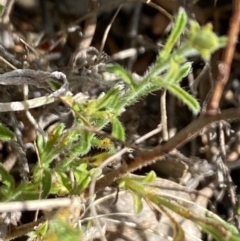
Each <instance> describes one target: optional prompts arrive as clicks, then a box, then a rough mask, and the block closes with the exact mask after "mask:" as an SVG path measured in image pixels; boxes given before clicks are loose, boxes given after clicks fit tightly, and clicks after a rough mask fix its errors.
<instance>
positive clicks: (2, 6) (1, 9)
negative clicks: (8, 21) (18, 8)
mask: <svg viewBox="0 0 240 241" xmlns="http://www.w3.org/2000/svg"><path fill="white" fill-rule="evenodd" d="M5 8H6V7H5V6H4V5H2V4H0V17H2V15H3V12H4V10H5Z"/></svg>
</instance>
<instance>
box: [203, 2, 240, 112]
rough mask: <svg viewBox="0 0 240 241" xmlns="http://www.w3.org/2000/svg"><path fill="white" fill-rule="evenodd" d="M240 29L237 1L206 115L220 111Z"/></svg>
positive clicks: (239, 3)
mask: <svg viewBox="0 0 240 241" xmlns="http://www.w3.org/2000/svg"><path fill="white" fill-rule="evenodd" d="M239 27H240V1H239V0H235V6H234V10H233V15H232V18H231V21H230V27H229V32H228V43H227V46H226V48H225V51H224V53H223V57H222V62H221V64H219V66H218V76H217V79H216V81H215V83H214V86H213V91H212V93H211V95H210V97H209V99H208V101H207V107H206V112H205V114H206V115H214V114H216V113H217V112H218V111H219V102H220V99H221V97H222V93H223V90H224V87H225V85H226V83H227V81H228V78H229V72H230V69H231V64H232V59H233V55H234V51H235V47H236V42H237V38H238V34H239Z"/></svg>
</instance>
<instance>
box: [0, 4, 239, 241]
mask: <svg viewBox="0 0 240 241" xmlns="http://www.w3.org/2000/svg"><path fill="white" fill-rule="evenodd" d="M187 22H188V18H187V15H186V13H185V11H184V9H183V8H180V9H179V12H178V15H177V17H176V21H175V24H174V27H173V29H172V31H171V34H170V36H169V37H168V39H167V42H166V44H165V46H164V47H163V49H162V50H161V51H160V53H159V55H158V56H157V58H156V61H155V63H154V64H153V65H152V66H150V67H149V69H148V70H147V71H146V73H145V74H144V76H142V77H141V78H140V79H136V78H135V75H133V74H132V73H130V72H129V71H128V70H126V69H124V68H123V67H122V66H120V65H117V64H110V65H106V67H105V70H106V71H107V72H111V73H113V74H114V75H116V76H117V77H118V78H119V79H121V80H122V81H123V82H124V85H123V84H122V83H119V84H116V85H115V86H114V87H112V88H111V89H110V90H109V91H108V92H107V93H103V94H101V95H100V96H99V97H98V98H96V99H92V100H86V101H84V102H78V100H76V99H75V98H74V97H73V96H63V97H60V98H61V100H62V101H63V102H64V103H65V104H66V105H68V106H69V107H70V108H71V109H72V111H73V113H74V124H73V126H72V127H71V128H69V129H66V128H65V126H64V125H63V124H59V125H58V126H57V127H56V128H55V129H54V130H53V131H52V132H51V133H48V134H46V136H45V137H43V136H41V135H39V136H38V138H37V140H36V149H37V155H38V163H37V164H36V166H35V167H34V169H33V172H32V178H31V179H30V180H28V181H22V183H21V184H19V185H18V186H16V184H15V181H14V178H13V177H12V176H11V175H10V174H9V173H8V172H7V171H6V170H5V169H4V168H3V166H0V177H1V180H2V183H3V187H2V188H1V193H0V194H1V195H0V200H1V201H2V202H6V201H10V200H32V199H44V198H47V197H48V196H49V195H50V194H52V195H58V196H63V195H81V194H82V193H83V192H84V191H85V190H86V189H87V188H88V187H89V184H90V182H91V179H92V176H93V175H94V172H95V171H96V169H95V166H96V165H99V164H101V163H102V162H104V161H105V160H106V158H107V157H109V156H110V155H112V154H114V153H115V152H116V151H117V148H116V146H115V144H114V141H111V140H110V139H108V138H101V137H99V136H98V135H97V134H96V133H97V131H100V130H102V129H103V128H104V127H106V126H107V125H108V124H111V125H112V133H111V136H112V137H113V138H114V139H117V140H119V142H120V143H122V142H124V141H125V140H126V135H125V130H124V126H123V125H122V123H121V122H120V120H119V116H120V115H121V114H122V113H123V112H124V111H125V108H126V107H127V106H130V105H132V104H134V103H135V102H137V101H138V100H140V99H141V98H143V97H144V96H146V95H148V94H150V93H152V92H154V91H156V90H159V89H166V90H168V91H169V92H170V93H172V94H173V95H174V96H176V97H177V98H178V99H179V100H181V101H182V102H183V103H184V104H186V105H187V106H188V107H189V109H190V110H191V111H192V112H194V113H198V112H199V111H200V105H199V103H198V101H197V100H196V98H195V97H193V96H192V95H191V94H189V93H188V92H187V91H186V90H184V89H183V88H182V87H181V86H180V83H181V81H182V79H183V78H184V77H186V76H187V75H188V74H189V73H190V72H191V62H188V57H191V56H194V55H201V56H202V58H203V59H204V60H205V61H208V60H209V58H210V56H211V54H212V53H213V52H214V51H216V50H217V49H219V48H221V47H223V46H224V45H225V44H226V41H227V40H226V38H225V37H218V36H217V35H216V34H215V33H213V32H212V29H211V26H210V25H206V26H203V27H200V26H199V25H198V23H196V22H195V21H189V28H186V26H187ZM183 33H184V34H183ZM180 40H181V44H180V46H179V47H176V44H177V42H178V41H180ZM13 137H14V135H13V133H12V132H11V131H9V130H8V129H7V128H5V127H3V126H2V125H1V126H0V138H1V140H4V141H9V140H11V139H13ZM93 147H96V148H98V149H101V150H102V153H101V154H99V155H96V156H94V157H92V156H90V155H89V152H90V150H91V148H93ZM91 160H94V161H93V163H92V164H93V165H89V164H91ZM70 172H71V173H72V174H73V175H72V179H70V178H69V173H70ZM154 178H155V174H154V173H152V172H151V173H150V174H149V175H148V176H146V177H144V178H138V177H137V178H136V177H134V178H133V177H124V178H122V179H121V180H120V181H119V187H120V188H124V189H127V190H129V191H130V192H131V193H132V195H133V198H134V203H135V211H136V212H139V211H140V210H141V208H142V201H141V200H142V198H144V199H146V200H148V201H150V202H153V203H155V204H156V205H163V206H165V207H167V208H169V209H171V210H173V211H174V212H176V213H178V214H180V215H182V216H184V217H186V218H189V219H191V220H192V221H193V222H195V223H197V224H198V225H199V226H201V227H202V229H203V230H205V231H206V232H208V233H210V234H212V235H213V236H214V237H215V238H216V240H219V241H222V240H229V241H233V240H237V239H239V238H240V236H239V233H238V232H237V230H236V229H234V228H233V227H232V226H231V225H228V224H227V223H226V222H224V221H222V220H216V219H215V218H214V217H199V218H197V217H196V214H193V213H189V212H188V210H187V209H186V208H184V207H182V206H180V205H177V204H173V203H171V202H169V201H168V200H165V199H164V198H162V197H161V196H159V195H156V194H154V192H151V191H149V190H147V189H146V184H148V183H151V182H152V181H154ZM219 225H221V226H222V227H223V229H224V231H222V230H221V229H218V228H217V227H218V226H219ZM47 230H48V231H47ZM57 230H60V231H57ZM66 230H71V232H70V231H69V232H70V233H71V234H72V235H70V236H71V237H65V238H66V239H64V240H73V241H74V240H79V235H80V232H75V231H74V230H72V228H71V227H69V226H66V225H65V222H63V221H62V220H60V221H59V220H58V219H57V218H56V221H52V222H51V223H50V224H49V226H46V225H45V224H44V225H42V226H41V227H40V228H39V229H38V230H37V231H35V232H34V233H31V236H32V237H39V236H41V237H42V236H45V238H46V239H47V238H49V236H51V234H53V233H54V234H55V236H54V238H55V239H56V236H57V237H61V235H62V233H66ZM179 230H180V231H181V228H179ZM182 233H183V232H182V231H181V232H180V233H176V234H175V237H174V240H183V235H182ZM226 233H227V235H228V236H227V237H228V239H224V238H226V235H225V234H226ZM224 235H225V236H224ZM55 239H54V240H55ZM56 240H62V239H58V238H57V239H56Z"/></svg>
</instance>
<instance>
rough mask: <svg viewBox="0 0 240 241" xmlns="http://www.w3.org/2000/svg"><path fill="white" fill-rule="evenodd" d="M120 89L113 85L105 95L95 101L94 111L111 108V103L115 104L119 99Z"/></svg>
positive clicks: (118, 86)
mask: <svg viewBox="0 0 240 241" xmlns="http://www.w3.org/2000/svg"><path fill="white" fill-rule="evenodd" d="M121 88H122V87H121V86H120V85H115V86H114V87H113V88H111V89H110V90H109V91H108V92H107V93H106V94H105V95H103V96H100V98H98V99H97V100H96V101H95V108H94V111H98V110H100V109H102V108H107V107H112V102H115V100H116V99H119V93H120V91H121ZM91 112H93V111H91Z"/></svg>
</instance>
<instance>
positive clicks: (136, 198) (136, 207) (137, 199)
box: [130, 191, 143, 213]
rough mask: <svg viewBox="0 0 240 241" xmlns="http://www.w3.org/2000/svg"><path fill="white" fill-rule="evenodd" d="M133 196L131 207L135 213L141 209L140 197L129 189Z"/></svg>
mask: <svg viewBox="0 0 240 241" xmlns="http://www.w3.org/2000/svg"><path fill="white" fill-rule="evenodd" d="M130 192H131V194H132V197H133V207H134V212H135V213H140V212H141V211H142V209H143V203H142V198H141V197H140V196H139V195H137V194H136V193H135V192H133V191H130Z"/></svg>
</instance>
